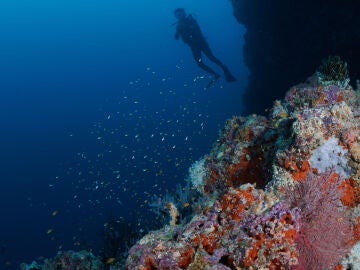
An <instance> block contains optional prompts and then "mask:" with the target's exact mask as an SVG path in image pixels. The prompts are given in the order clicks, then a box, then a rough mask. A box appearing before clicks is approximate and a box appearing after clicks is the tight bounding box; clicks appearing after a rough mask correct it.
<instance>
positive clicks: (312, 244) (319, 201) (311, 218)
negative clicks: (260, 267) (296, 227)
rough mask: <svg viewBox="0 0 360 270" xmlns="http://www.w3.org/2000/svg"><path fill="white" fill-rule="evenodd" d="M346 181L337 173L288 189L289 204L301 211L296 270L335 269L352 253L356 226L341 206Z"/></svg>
mask: <svg viewBox="0 0 360 270" xmlns="http://www.w3.org/2000/svg"><path fill="white" fill-rule="evenodd" d="M341 182H342V179H341V178H340V177H339V176H338V175H337V174H335V173H333V172H327V173H324V174H320V175H316V174H313V173H309V174H308V175H307V177H306V178H305V179H304V180H302V181H299V182H297V183H295V186H294V187H293V188H292V189H288V190H286V201H287V202H288V204H289V205H290V206H292V207H297V208H299V210H300V216H301V218H300V220H301V227H300V231H299V233H298V234H297V236H296V238H295V242H296V244H297V246H298V249H299V265H298V266H297V268H296V269H319V270H320V269H324V270H325V269H334V267H335V266H336V264H337V263H339V261H340V260H341V258H342V257H343V256H344V255H345V254H346V253H347V252H349V250H350V247H351V239H352V236H353V229H352V223H351V221H350V219H349V218H348V216H347V215H346V211H345V210H346V209H345V207H344V206H342V205H341V201H340V198H341V197H342V193H343V192H342V190H341V189H339V185H340V184H341Z"/></svg>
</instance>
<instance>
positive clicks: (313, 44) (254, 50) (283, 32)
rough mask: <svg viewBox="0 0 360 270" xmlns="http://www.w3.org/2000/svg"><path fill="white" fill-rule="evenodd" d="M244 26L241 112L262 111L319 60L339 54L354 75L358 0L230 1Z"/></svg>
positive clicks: (358, 69)
mask: <svg viewBox="0 0 360 270" xmlns="http://www.w3.org/2000/svg"><path fill="white" fill-rule="evenodd" d="M231 1H232V4H233V7H234V15H235V17H236V18H237V20H238V21H239V22H240V23H241V24H243V25H245V27H246V28H247V33H246V35H245V42H246V43H245V47H244V56H245V62H246V64H247V65H248V67H249V68H250V72H251V75H250V78H249V85H248V88H247V90H246V92H245V94H244V104H245V105H246V113H258V114H264V112H265V109H266V108H270V107H271V106H272V103H273V101H274V100H275V99H280V98H281V97H282V96H283V95H284V93H285V92H286V91H287V90H288V87H289V85H293V84H294V83H297V82H301V81H302V80H303V78H306V77H309V76H310V75H312V74H309V71H311V70H315V69H316V68H317V67H318V66H319V65H320V64H321V60H322V59H323V58H325V57H328V56H329V55H339V56H340V57H341V59H343V60H344V61H346V62H347V63H348V66H349V67H350V78H351V84H352V85H355V80H356V79H360V15H359V14H360V2H359V1H357V0H346V1H341V0H315V1H314V0H301V1H274V0H252V1H249V0H231Z"/></svg>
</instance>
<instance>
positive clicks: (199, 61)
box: [191, 47, 220, 79]
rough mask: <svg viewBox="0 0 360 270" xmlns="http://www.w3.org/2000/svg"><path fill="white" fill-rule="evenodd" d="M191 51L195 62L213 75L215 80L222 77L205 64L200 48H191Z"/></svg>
mask: <svg viewBox="0 0 360 270" xmlns="http://www.w3.org/2000/svg"><path fill="white" fill-rule="evenodd" d="M191 51H192V54H193V57H194V60H195V62H196V63H197V64H198V66H199V67H200V68H201V69H203V70H205V71H206V72H208V73H210V74H212V75H213V76H214V78H215V79H217V78H219V77H220V75H219V74H217V73H216V72H215V71H214V70H213V69H212V68H211V67H209V66H207V65H205V64H204V62H203V61H202V59H201V49H200V48H195V47H191Z"/></svg>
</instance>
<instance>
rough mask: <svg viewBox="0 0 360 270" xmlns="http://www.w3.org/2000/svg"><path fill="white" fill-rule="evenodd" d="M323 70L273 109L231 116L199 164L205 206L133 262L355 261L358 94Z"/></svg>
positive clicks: (260, 265)
mask: <svg viewBox="0 0 360 270" xmlns="http://www.w3.org/2000/svg"><path fill="white" fill-rule="evenodd" d="M319 76H321V74H320V73H319V72H317V73H315V75H314V76H312V77H310V78H309V79H308V80H307V81H306V82H305V83H303V84H299V85H297V86H294V87H291V88H290V89H289V91H288V92H287V94H286V95H285V98H284V99H283V100H281V101H280V100H277V101H275V102H274V106H273V108H272V109H271V110H270V112H269V116H268V117H264V116H258V115H250V116H247V117H240V116H238V117H233V118H232V119H230V120H228V121H227V123H226V126H225V128H224V129H223V130H222V131H221V133H220V136H219V139H218V140H217V141H216V143H215V144H214V146H213V149H212V151H211V152H210V153H209V154H208V155H206V156H204V157H203V159H201V163H199V162H197V163H196V164H194V165H193V167H192V170H191V171H190V172H191V174H192V176H191V177H190V178H192V179H193V185H194V188H196V189H197V190H198V191H201V192H202V195H203V197H204V198H205V199H204V201H203V202H202V204H201V211H198V212H197V213H194V214H193V216H192V219H191V220H190V221H189V222H182V223H180V224H178V223H176V224H174V223H173V224H172V225H166V226H164V227H163V228H162V229H160V230H157V231H152V232H150V233H149V234H147V235H145V236H144V237H143V238H142V239H141V240H140V241H138V242H137V243H136V244H135V245H134V246H133V247H132V248H131V249H130V252H129V256H128V258H127V261H126V269H129V270H130V269H142V270H145V269H149V270H150V269H338V270H339V269H354V268H351V267H356V265H358V264H359V256H360V255H359V254H358V253H357V250H358V249H359V248H358V246H359V242H358V241H359V240H360V224H359V221H360V217H359V214H360V207H359V202H360V122H359V121H358V120H359V117H360V111H359V100H358V93H356V92H355V91H354V90H353V89H352V88H351V86H349V85H348V84H343V83H334V84H329V83H325V81H324V80H323V79H321V78H320V77H319ZM341 79H343V78H342V77H341ZM200 165H201V166H200ZM195 168H196V170H195ZM195 172H197V173H195ZM195 176H196V177H195Z"/></svg>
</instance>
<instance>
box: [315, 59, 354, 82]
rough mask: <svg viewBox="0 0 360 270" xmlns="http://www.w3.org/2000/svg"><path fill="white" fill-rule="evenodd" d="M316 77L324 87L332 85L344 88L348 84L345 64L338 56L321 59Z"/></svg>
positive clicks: (347, 72)
mask: <svg viewBox="0 0 360 270" xmlns="http://www.w3.org/2000/svg"><path fill="white" fill-rule="evenodd" d="M317 75H318V78H319V82H320V84H322V85H324V86H326V85H331V84H332V85H337V86H339V87H340V88H345V87H346V86H348V84H349V82H350V79H349V70H348V68H347V63H346V62H345V61H342V60H341V58H340V56H329V57H328V58H325V59H323V60H322V63H321V65H320V66H319V68H318V70H317Z"/></svg>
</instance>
